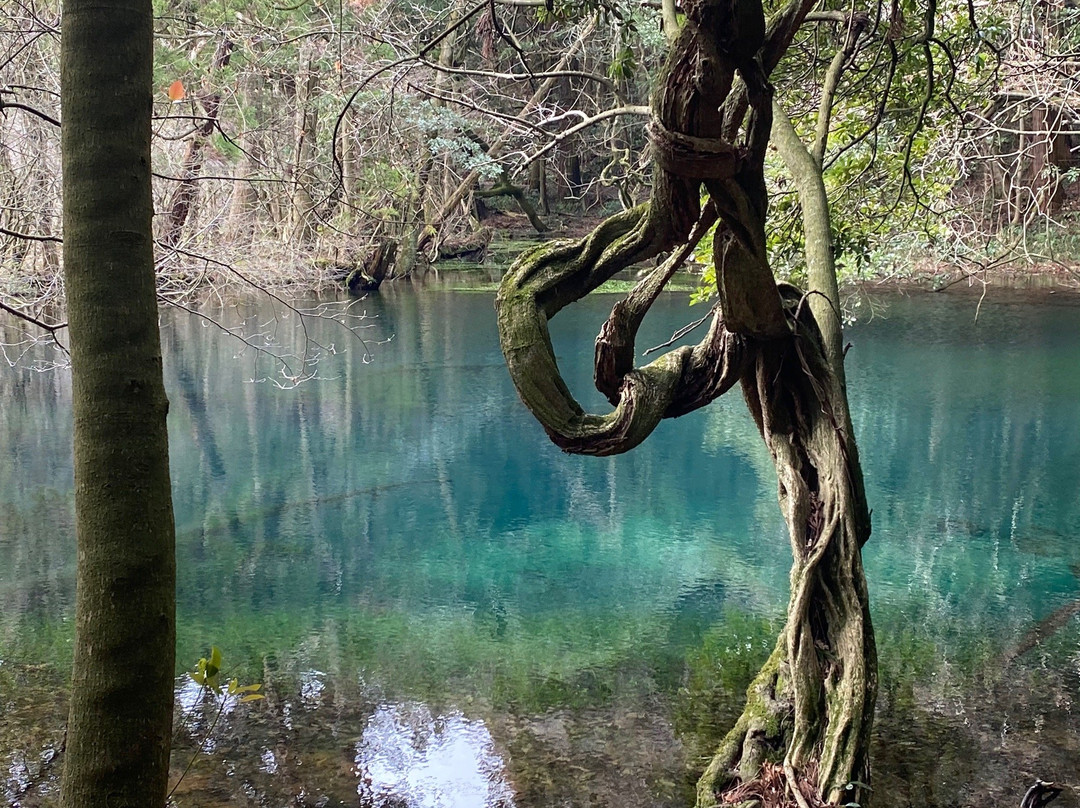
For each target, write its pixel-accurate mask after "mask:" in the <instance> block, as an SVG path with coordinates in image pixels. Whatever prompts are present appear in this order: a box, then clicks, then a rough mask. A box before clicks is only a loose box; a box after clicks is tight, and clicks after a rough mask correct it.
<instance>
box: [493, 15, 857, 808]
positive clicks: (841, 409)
mask: <svg viewBox="0 0 1080 808" xmlns="http://www.w3.org/2000/svg"><path fill="white" fill-rule="evenodd" d="M812 5H813V3H812V2H805V1H803V0H794V2H792V3H790V4H789V5H788V6H787V7H786V8H785V9H784V10H783V11H781V12H780V13H779V14H778V15H777V16H776V17H775V18H774V19H773V20H772V22H771V24H770V25H769V26H768V28H767V29H766V25H765V19H764V14H763V12H762V7H761V3H760V0H720V1H719V2H716V1H715V0H712V1H710V0H696V2H688V3H685V4H684V11H685V13H686V24H685V25H684V26H683V28H682V29H681V30H680V32H679V34H678V36H677V37H675V39H674V42H673V43H672V45H671V48H670V50H669V55H668V58H667V61H666V62H665V64H664V67H663V69H662V71H661V72H660V75H659V77H658V80H657V89H656V91H655V95H654V98H653V100H652V108H653V118H652V121H651V123H650V126H649V135H650V140H651V145H652V151H653V154H654V181H653V189H652V196H651V199H650V200H649V202H648V203H646V204H644V205H640V206H638V207H636V208H634V209H632V210H629V211H626V212H624V213H622V214H619V215H616V216H614V217H611V218H609V219H608V220H607V221H605V222H604V223H602V224H601V225H600V226H599V227H597V228H596V230H594V231H593V232H592V233H591V234H589V235H588V236H586V237H585V238H584V239H581V240H580V241H578V242H556V243H552V244H548V245H543V246H541V247H539V248H537V249H535V250H533V251H531V252H529V253H526V254H524V255H522V256H521V257H520V258H519V259H518V260H517V261H516V262H515V263H514V265H513V266H512V267H511V268H510V270H509V271H508V273H507V275H506V277H505V278H504V280H503V283H502V286H501V287H500V290H499V295H498V298H497V302H496V305H497V308H498V323H499V332H500V342H501V346H502V350H503V354H504V356H505V358H506V363H507V367H508V369H509V370H510V375H511V377H512V379H513V380H514V383H515V386H516V387H517V390H518V392H519V394H520V395H521V398H522V400H523V401H524V402H525V404H526V405H527V406H528V407H529V409H530V410H531V411H532V413H533V414H534V415H535V416H536V418H537V419H538V420H539V421H540V423H541V424H542V426H543V427H544V429H545V430H546V431H547V433H548V435H549V436H550V437H551V438H552V440H553V441H554V442H555V443H556V444H557V445H558V446H560V447H562V448H563V449H564V450H566V451H569V452H576V453H582V454H596V455H609V454H616V453H619V452H624V451H628V450H629V449H632V448H633V447H635V446H637V445H638V444H639V443H640V442H641V441H643V440H644V439H645V438H646V437H648V435H649V434H650V433H651V432H652V430H653V429H654V428H655V427H656V425H657V424H658V423H659V421H660V420H661V419H662V418H671V417H677V416H679V415H683V414H685V413H687V412H690V411H691V410H693V409H696V408H698V407H701V406H704V405H705V404H707V403H709V402H710V401H712V400H713V399H715V398H717V397H718V396H720V395H722V394H723V393H724V392H726V391H727V390H729V389H730V388H731V387H733V386H734V385H735V384H736V383H738V384H740V385H741V387H742V390H743V395H744V397H745V399H746V402H747V405H748V407H749V409H750V411H751V413H752V414H753V416H754V418H755V420H756V422H757V424H758V427H759V429H760V431H761V434H762V437H763V439H764V441H765V444H766V446H768V448H769V451H770V453H771V455H772V457H773V461H774V463H775V466H776V471H777V478H778V482H779V500H780V507H781V510H782V512H783V515H784V519H785V522H786V524H787V527H788V532H789V536H790V542H791V548H792V554H793V557H794V562H793V565H792V571H791V600H790V603H789V606H788V617H787V623H786V625H785V628H784V631H783V632H782V634H781V636H780V637H779V639H778V641H777V645H776V648H775V650H774V651H773V653H772V655H771V656H770V658H769V660H768V662H767V663H766V664H765V666H764V667H763V668H762V670H761V672H760V673H759V674H758V676H757V677H756V678H755V680H754V682H753V683H752V685H751V686H750V688H749V690H748V692H747V705H746V709H745V711H744V713H743V715H742V716H741V717H740V718H739V720H738V721H737V722H736V724H735V726H734V727H733V728H732V730H731V731H730V732H729V733H728V735H727V737H726V738H725V739H724V741H723V742H722V743H721V745H720V747H719V749H718V750H717V751H716V754H715V756H714V757H713V759H712V761H711V762H710V764H709V766H708V767H707V769H706V771H705V773H704V774H703V775H702V777H701V779H700V781H699V784H698V790H697V801H698V805H699V806H702V807H704V806H713V805H717V804H719V803H724V804H732V803H743V804H746V805H785V806H788V805H795V806H799V808H808V806H816V805H822V804H838V803H845V804H846V803H850V802H856V803H859V804H860V805H866V804H867V800H868V797H869V790H868V787H867V782H868V772H869V770H868V764H867V751H868V746H869V736H870V727H871V721H872V718H873V707H874V700H875V696H876V692H877V667H876V666H877V660H876V652H875V648H874V639H873V631H872V628H871V624H870V617H869V606H868V599H867V592H866V582H865V577H864V574H863V569H862V561H861V556H860V548H861V546H862V544H863V543H864V542H865V541H866V540H867V538H868V537H869V534H870V519H869V512H868V510H867V506H866V499H865V494H864V490H863V483H862V473H861V470H860V467H859V461H858V453H857V450H856V447H855V441H854V437H853V435H852V433H851V429H850V425H849V424H850V420H849V418H848V412H847V402H846V399H845V395H844V390H843V386H842V385H841V383H840V381H839V380H838V378H837V373H836V372H835V369H834V368H833V367H832V366H831V365H830V362H829V359H828V358H827V357H828V350H827V348H826V347H825V344H824V341H823V339H822V334H821V330H820V329H819V328H818V325H817V322H816V320H815V319H814V315H813V312H812V311H811V308H810V306H809V304H808V301H807V297H806V296H805V295H804V294H802V293H801V292H800V291H799V290H797V289H795V288H794V287H791V286H787V285H778V284H777V283H776V281H775V280H774V278H773V275H772V270H771V268H770V267H769V263H768V256H767V251H766V242H765V216H766V207H767V196H766V191H765V183H764V160H765V149H766V147H767V145H768V139H769V133H770V130H771V127H772V89H771V87H770V85H769V83H768V81H767V78H766V76H767V74H768V72H770V71H771V70H772V68H774V67H775V65H776V63H777V62H778V61H779V59H780V57H781V56H782V54H783V53H784V51H785V50H786V49H787V47H788V46H789V45H790V42H791V39H792V37H793V35H794V32H795V31H796V30H797V28H798V26H799V25H800V23H801V22H802V20H803V18H804V17H805V15H806V13H807V12H808V11H809V9H810V7H811V6H812ZM702 186H704V187H705V189H706V190H707V192H708V201H707V202H706V204H705V205H704V206H702V204H701V201H700V200H701V188H702ZM714 223H718V224H717V230H716V232H715V235H714V238H713V244H714V251H715V252H714V263H715V267H716V277H717V286H718V292H719V304H718V305H717V306H716V308H715V310H714V316H713V320H712V324H711V326H710V328H709V331H708V333H707V334H706V336H705V337H704V339H703V340H702V341H701V342H700V343H698V344H697V345H695V346H683V347H679V348H675V349H673V350H671V351H669V352H668V353H666V354H663V355H662V356H660V357H659V358H658V359H656V360H654V361H653V362H651V363H650V364H648V365H645V366H644V367H634V340H635V336H636V333H637V329H638V326H639V325H640V323H641V321H642V319H643V317H644V315H645V313H646V312H647V310H648V308H649V306H650V305H651V304H652V302H653V301H655V299H656V298H657V296H658V295H659V293H660V291H661V290H662V289H663V287H664V285H665V284H666V283H667V282H668V281H669V280H670V278H671V277H672V275H673V274H674V272H675V271H676V270H677V269H678V267H679V265H680V264H681V263H682V262H683V261H684V260H685V259H686V257H687V256H688V255H689V254H690V253H691V252H692V250H693V248H694V246H695V245H696V244H697V242H698V240H700V238H701V237H702V236H703V235H704V234H705V233H706V232H707V231H708V229H709V228H710V227H711V226H712V225H713V224H714ZM667 250H674V252H673V253H672V255H671V257H670V258H668V259H667V260H666V261H665V262H664V263H663V264H661V265H660V266H659V267H657V268H656V269H655V270H653V271H652V272H651V273H650V274H649V275H648V276H646V277H645V278H644V279H643V280H642V281H641V282H640V283H639V284H638V285H637V286H636V287H635V289H634V290H632V291H631V292H630V294H629V295H628V296H627V297H626V299H624V300H622V301H620V302H618V303H617V304H616V305H615V307H614V308H613V310H612V313H611V315H610V316H609V318H608V321H607V322H606V323H605V324H604V326H603V327H602V329H601V332H600V335H599V336H598V337H597V341H596V353H595V357H594V381H595V383H596V386H597V389H599V390H600V391H601V392H602V393H604V394H605V395H606V396H607V398H608V399H609V401H611V403H612V404H613V405H614V406H615V409H614V410H613V411H612V412H611V413H609V414H607V415H595V414H590V413H586V412H585V411H584V410H583V409H582V408H581V406H580V405H579V404H578V403H577V401H576V400H575V399H574V397H573V395H572V394H571V393H570V391H569V389H568V388H567V386H566V384H565V382H564V381H563V379H562V377H561V375H560V372H559V368H558V365H557V363H556V360H555V356H554V352H553V350H552V346H551V341H550V337H549V335H548V326H547V323H548V320H550V318H551V317H553V316H555V314H557V313H558V312H559V311H560V310H561V309H562V308H563V307H564V306H566V305H568V304H570V303H572V302H574V301H575V300H578V299H580V298H581V297H583V296H585V295H586V294H588V293H589V292H591V291H592V290H594V289H596V288H597V287H598V286H599V285H600V284H601V283H603V282H604V281H605V280H607V279H608V278H610V277H612V276H613V275H614V274H615V273H616V272H618V271H620V270H622V269H625V268H627V267H629V266H631V265H632V264H634V263H637V262H640V261H644V260H647V259H649V258H652V257H654V256H656V255H658V254H659V253H661V252H664V251H667Z"/></svg>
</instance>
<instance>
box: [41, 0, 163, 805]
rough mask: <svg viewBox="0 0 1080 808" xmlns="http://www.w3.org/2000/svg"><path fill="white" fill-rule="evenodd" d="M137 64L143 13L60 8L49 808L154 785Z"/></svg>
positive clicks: (156, 412)
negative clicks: (74, 566) (55, 691)
mask: <svg viewBox="0 0 1080 808" xmlns="http://www.w3.org/2000/svg"><path fill="white" fill-rule="evenodd" d="M105 53H107V54H108V58H103V54H105ZM152 65H153V9H152V7H151V3H150V2H149V0H92V2H91V0H67V2H65V4H64V11H63V36H62V44H61V84H62V91H61V98H62V107H63V127H62V132H61V139H62V149H63V184H64V198H63V222H64V248H63V250H64V273H65V282H66V286H67V296H68V318H69V323H70V328H71V373H72V405H73V410H74V423H75V431H74V435H75V438H74V451H75V517H76V534H77V542H78V571H77V590H76V604H75V658H74V664H73V674H72V695H71V712H70V717H69V720H68V729H67V743H66V751H65V754H64V768H63V774H62V778H61V804H62V805H63V806H64V808H101V806H110V808H128V807H130V808H148V807H149V806H162V805H164V804H165V792H166V786H167V781H168V764H169V743H170V738H171V731H172V706H173V674H174V653H175V651H174V647H175V620H174V591H175V562H174V531H173V513H172V500H171V492H170V485H169V462H168V441H167V433H166V428H165V415H166V411H167V410H168V401H167V399H166V397H165V390H164V386H163V383H162V367H161V348H160V338H159V335H158V312H157V305H156V298H155V290H154V254H153V233H152V229H151V219H152V216H153V203H152V198H151V191H150V111H151V103H152V94H151V93H152V90H151V82H152ZM103 98H105V99H107V103H105V102H103Z"/></svg>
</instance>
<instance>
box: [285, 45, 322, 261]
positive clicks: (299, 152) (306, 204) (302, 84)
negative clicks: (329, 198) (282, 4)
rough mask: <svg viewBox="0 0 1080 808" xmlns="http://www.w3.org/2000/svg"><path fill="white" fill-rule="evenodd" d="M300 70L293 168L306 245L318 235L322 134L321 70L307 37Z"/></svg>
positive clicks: (298, 233) (295, 214) (296, 232)
mask: <svg viewBox="0 0 1080 808" xmlns="http://www.w3.org/2000/svg"><path fill="white" fill-rule="evenodd" d="M300 54H301V55H300V72H299V74H298V75H297V77H296V154H295V159H294V163H293V167H292V176H293V197H292V215H291V225H292V228H291V229H292V237H293V239H294V240H295V242H296V243H297V244H302V245H306V244H308V243H310V242H311V240H312V239H313V238H314V237H315V222H316V218H315V201H314V197H313V196H312V193H311V189H312V187H313V186H314V182H315V175H314V172H313V171H312V163H313V160H314V157H315V140H316V138H317V136H318V123H319V111H318V108H317V107H316V105H315V101H316V96H317V94H318V90H319V72H318V70H317V69H316V66H315V64H314V62H315V59H316V53H315V46H314V44H312V41H311V40H310V39H309V40H305V42H304V45H303V46H302V47H301V49H300Z"/></svg>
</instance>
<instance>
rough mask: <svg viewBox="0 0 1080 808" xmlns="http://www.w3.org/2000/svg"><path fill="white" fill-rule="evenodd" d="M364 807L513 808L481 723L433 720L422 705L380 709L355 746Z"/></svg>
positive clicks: (452, 717)
mask: <svg viewBox="0 0 1080 808" xmlns="http://www.w3.org/2000/svg"><path fill="white" fill-rule="evenodd" d="M356 771H357V775H358V777H359V778H360V785H359V787H358V789H357V793H359V795H360V800H361V803H362V804H364V805H367V804H373V805H383V804H390V805H395V806H402V808H478V806H490V808H512V806H513V804H514V798H513V797H514V795H513V791H512V789H511V788H510V785H509V784H508V783H507V782H506V776H505V772H504V766H503V761H502V759H501V758H500V757H499V755H498V754H497V753H496V752H495V748H494V740H493V739H492V737H491V733H490V732H488V730H487V727H485V726H484V723H483V722H482V721H471V720H469V719H467V718H465V716H463V715H462V714H461V713H458V712H451V713H449V714H447V715H439V716H433V715H432V714H431V711H430V710H429V709H428V708H427V707H426V706H424V705H423V704H416V703H409V704H383V705H380V706H379V707H378V708H377V709H376V710H375V714H374V715H373V716H372V717H371V719H370V720H369V721H368V723H367V726H366V727H364V735H363V737H362V738H361V739H360V740H359V741H358V742H357V744H356Z"/></svg>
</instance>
